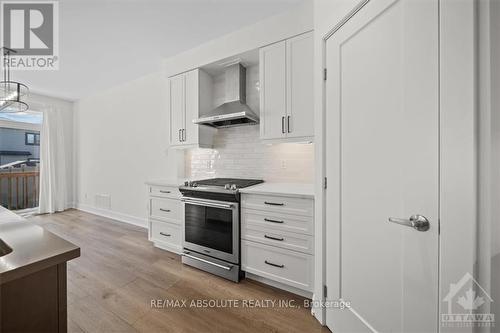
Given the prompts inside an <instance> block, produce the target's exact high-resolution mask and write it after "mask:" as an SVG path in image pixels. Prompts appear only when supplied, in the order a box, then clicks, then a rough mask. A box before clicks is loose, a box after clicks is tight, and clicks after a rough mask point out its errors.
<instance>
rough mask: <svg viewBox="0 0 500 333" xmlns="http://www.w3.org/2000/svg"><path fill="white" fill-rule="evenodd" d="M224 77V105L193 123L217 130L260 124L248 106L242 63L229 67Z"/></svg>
mask: <svg viewBox="0 0 500 333" xmlns="http://www.w3.org/2000/svg"><path fill="white" fill-rule="evenodd" d="M224 77H225V101H224V103H223V104H221V105H220V106H218V107H217V108H215V109H214V110H213V111H212V112H210V113H209V114H208V115H206V116H203V117H202V118H199V119H195V120H193V123H195V124H199V125H206V126H211V127H215V128H225V127H234V126H242V125H255V124H258V123H259V117H258V116H257V115H256V114H255V113H254V112H253V111H252V110H251V109H250V108H249V107H248V105H247V104H246V69H245V67H243V66H242V65H241V64H240V63H238V64H234V65H230V66H227V67H226V69H225V72H224Z"/></svg>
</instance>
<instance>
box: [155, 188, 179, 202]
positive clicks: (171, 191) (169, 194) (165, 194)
mask: <svg viewBox="0 0 500 333" xmlns="http://www.w3.org/2000/svg"><path fill="white" fill-rule="evenodd" d="M149 194H150V195H152V196H155V197H162V198H171V199H177V198H179V197H180V196H181V193H180V192H179V188H177V187H173V186H150V187H149Z"/></svg>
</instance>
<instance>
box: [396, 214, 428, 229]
mask: <svg viewBox="0 0 500 333" xmlns="http://www.w3.org/2000/svg"><path fill="white" fill-rule="evenodd" d="M389 222H392V223H396V224H401V225H404V226H406V227H410V228H413V229H415V230H418V231H427V230H429V228H430V223H429V220H427V218H426V217H425V216H422V215H418V214H415V215H412V216H410V218H409V219H400V218H397V217H389Z"/></svg>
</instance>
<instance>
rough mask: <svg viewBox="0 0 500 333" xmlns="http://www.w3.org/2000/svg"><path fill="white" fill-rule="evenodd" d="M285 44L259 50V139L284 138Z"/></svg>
mask: <svg viewBox="0 0 500 333" xmlns="http://www.w3.org/2000/svg"><path fill="white" fill-rule="evenodd" d="M285 61H286V43H285V42H284V41H283V42H279V43H276V44H272V45H269V46H266V47H264V48H262V49H260V137H261V139H276V138H284V137H285V136H286V63H285Z"/></svg>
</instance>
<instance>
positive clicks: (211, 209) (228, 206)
mask: <svg viewBox="0 0 500 333" xmlns="http://www.w3.org/2000/svg"><path fill="white" fill-rule="evenodd" d="M262 182H263V181H262V180H257V179H234V178H212V179H204V180H198V181H195V182H186V183H185V184H184V186H180V187H179V191H180V192H181V193H182V202H183V203H184V221H185V222H184V242H183V248H184V250H183V255H182V262H183V263H184V264H187V265H191V266H194V267H196V268H199V269H202V270H205V271H207V272H210V273H212V274H216V275H219V276H221V277H224V278H226V279H229V280H232V281H235V282H238V281H239V278H240V193H239V189H241V188H244V187H248V186H252V185H256V184H260V183H262Z"/></svg>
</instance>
